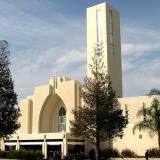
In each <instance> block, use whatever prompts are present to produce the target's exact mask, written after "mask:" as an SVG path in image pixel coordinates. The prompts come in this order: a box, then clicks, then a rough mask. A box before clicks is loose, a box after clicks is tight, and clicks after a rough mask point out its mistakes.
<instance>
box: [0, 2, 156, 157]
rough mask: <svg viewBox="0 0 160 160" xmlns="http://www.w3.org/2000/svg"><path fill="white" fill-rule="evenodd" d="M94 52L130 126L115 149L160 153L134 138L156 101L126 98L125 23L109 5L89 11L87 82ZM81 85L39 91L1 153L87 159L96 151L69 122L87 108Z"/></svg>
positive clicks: (56, 82) (150, 142)
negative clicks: (140, 114) (77, 154)
mask: <svg viewBox="0 0 160 160" xmlns="http://www.w3.org/2000/svg"><path fill="white" fill-rule="evenodd" d="M94 47H97V49H99V52H97V54H98V56H103V62H104V65H105V66H106V68H107V74H108V75H109V76H110V77H111V80H112V84H113V88H114V90H115V91H116V93H117V96H118V97H119V98H118V100H119V104H120V107H121V108H122V109H123V113H124V115H125V116H127V117H128V122H129V124H128V125H127V127H126V128H125V129H124V136H123V137H122V138H121V139H120V138H119V139H116V140H114V142H113V146H114V147H115V148H117V149H118V150H119V151H121V150H122V149H126V148H128V149H132V150H134V151H135V152H137V153H138V154H139V155H144V152H145V151H146V149H148V148H151V147H158V142H157V137H156V136H155V137H153V138H152V139H151V138H150V137H149V136H148V134H147V133H146V132H136V134H135V135H133V132H132V128H133V126H134V125H135V123H136V122H138V121H139V119H137V117H136V113H137V111H138V110H139V109H140V108H141V107H143V106H145V107H147V106H149V105H150V104H151V101H152V100H153V98H152V97H148V96H142V97H123V95H122V64H121V38H120V18H119V13H118V11H117V10H116V9H114V8H113V7H112V6H111V5H109V4H106V3H101V4H98V5H96V6H92V7H90V8H87V75H88V76H90V70H89V64H91V63H92V60H91V59H92V57H93V48H94ZM80 85H81V84H80V82H79V81H78V80H73V79H71V78H69V77H54V78H51V79H50V80H49V82H48V83H47V84H46V85H43V86H38V87H35V90H34V93H33V95H31V96H28V97H27V98H26V99H23V100H21V101H20V104H19V105H20V110H21V114H22V116H21V117H20V119H19V120H20V123H21V128H20V129H19V130H18V131H17V134H14V135H13V136H12V137H11V138H10V139H9V141H1V145H0V147H1V149H2V150H5V149H8V148H10V147H12V148H15V149H17V150H19V149H20V148H21V147H22V148H34V149H36V148H37V149H41V150H42V152H43V154H44V156H45V158H47V156H48V155H49V154H50V152H51V151H53V150H60V151H61V153H62V155H67V153H68V152H70V151H72V150H76V149H79V150H81V151H82V152H85V154H87V153H88V152H89V150H90V149H92V148H91V146H90V145H89V143H88V142H87V141H86V140H84V139H82V138H80V137H73V136H72V135H71V133H70V120H73V118H74V116H73V114H72V113H71V111H72V110H73V109H75V108H78V107H79V106H81V105H82V99H81V98H80V93H79V90H80Z"/></svg>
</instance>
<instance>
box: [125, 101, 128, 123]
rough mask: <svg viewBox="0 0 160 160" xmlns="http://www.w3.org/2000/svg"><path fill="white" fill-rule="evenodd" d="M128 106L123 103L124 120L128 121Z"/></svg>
mask: <svg viewBox="0 0 160 160" xmlns="http://www.w3.org/2000/svg"><path fill="white" fill-rule="evenodd" d="M128 115H129V114H128V106H127V105H126V104H125V118H126V122H127V123H128V119H129V117H128Z"/></svg>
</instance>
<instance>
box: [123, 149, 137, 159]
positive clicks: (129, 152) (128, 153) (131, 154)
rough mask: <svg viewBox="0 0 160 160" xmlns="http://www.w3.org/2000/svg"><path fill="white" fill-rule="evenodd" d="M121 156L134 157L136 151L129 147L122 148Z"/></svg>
mask: <svg viewBox="0 0 160 160" xmlns="http://www.w3.org/2000/svg"><path fill="white" fill-rule="evenodd" d="M121 155H122V157H129V158H135V157H137V156H138V155H137V154H136V152H134V151H132V150H130V149H127V148H126V149H123V150H122V152H121Z"/></svg>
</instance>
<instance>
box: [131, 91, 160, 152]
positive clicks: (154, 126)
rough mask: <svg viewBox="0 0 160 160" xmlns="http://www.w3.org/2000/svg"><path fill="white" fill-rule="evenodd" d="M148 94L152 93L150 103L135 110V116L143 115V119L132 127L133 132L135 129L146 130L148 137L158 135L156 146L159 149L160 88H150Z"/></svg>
mask: <svg viewBox="0 0 160 160" xmlns="http://www.w3.org/2000/svg"><path fill="white" fill-rule="evenodd" d="M148 95H149V96H151V95H154V97H153V100H152V102H151V105H150V106H149V107H148V108H145V107H143V108H141V109H140V110H139V111H138V112H137V117H143V120H141V121H139V122H138V123H137V124H135V126H134V127H133V133H134V134H135V131H136V130H139V131H148V134H149V136H150V137H153V136H154V135H158V146H159V149H160V98H159V97H158V96H157V95H160V90H158V89H152V90H151V91H150V92H149V94H148Z"/></svg>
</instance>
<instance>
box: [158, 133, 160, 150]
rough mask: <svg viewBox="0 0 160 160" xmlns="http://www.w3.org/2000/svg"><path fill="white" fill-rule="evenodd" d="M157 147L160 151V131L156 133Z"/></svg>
mask: <svg viewBox="0 0 160 160" xmlns="http://www.w3.org/2000/svg"><path fill="white" fill-rule="evenodd" d="M158 147H159V150H160V131H159V132H158Z"/></svg>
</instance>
